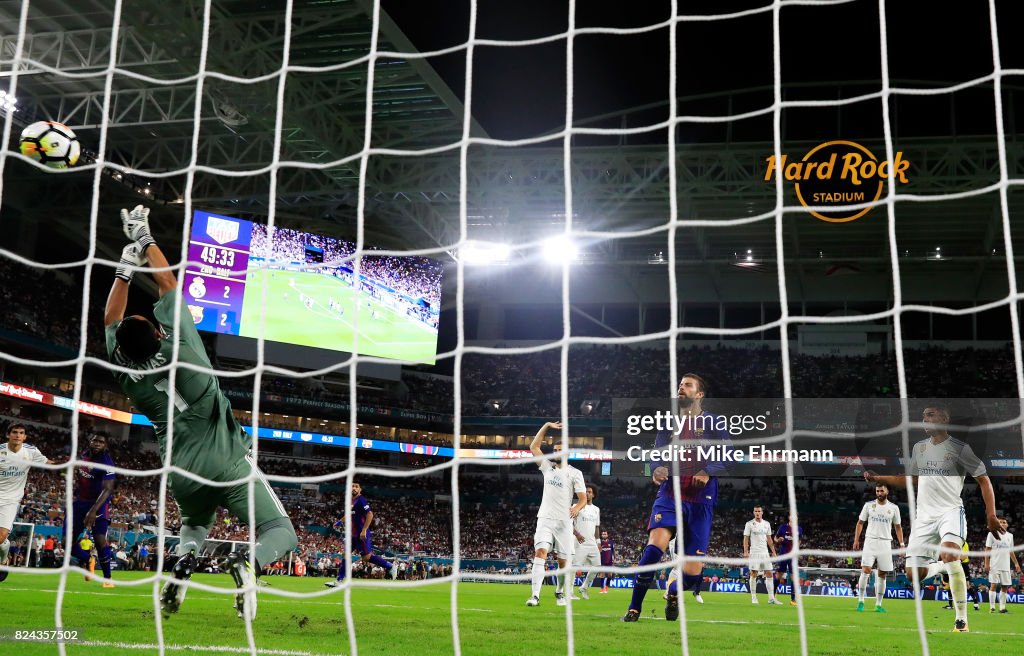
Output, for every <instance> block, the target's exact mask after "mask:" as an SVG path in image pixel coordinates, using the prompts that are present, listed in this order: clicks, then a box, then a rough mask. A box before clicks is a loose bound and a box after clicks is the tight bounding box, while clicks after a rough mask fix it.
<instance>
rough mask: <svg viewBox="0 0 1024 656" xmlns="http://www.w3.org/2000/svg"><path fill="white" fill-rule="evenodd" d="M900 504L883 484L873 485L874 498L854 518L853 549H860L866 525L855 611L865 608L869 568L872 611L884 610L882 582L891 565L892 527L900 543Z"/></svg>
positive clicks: (901, 536) (891, 569) (884, 582)
mask: <svg viewBox="0 0 1024 656" xmlns="http://www.w3.org/2000/svg"><path fill="white" fill-rule="evenodd" d="M902 521H903V520H902V518H901V517H900V507H899V506H897V505H896V504H895V503H892V502H891V501H889V488H888V487H886V485H885V483H876V484H875V500H874V501H869V502H867V503H865V504H864V507H863V508H862V509H861V511H860V516H859V517H858V518H857V528H856V529H855V530H854V532H853V550H854V551H856V550H857V549H859V548H860V534H861V531H863V530H864V524H865V522H866V523H867V525H868V532H867V537H866V539H865V540H864V553H863V554H862V555H861V561H860V564H861V573H860V580H859V581H858V582H857V610H858V611H860V612H863V611H864V595H865V594H866V593H867V589H868V577H870V576H871V569H872V568H874V569H875V571H876V574H875V612H878V613H884V612H885V609H884V608H882V600H883V599H884V598H885V584H886V579H887V578H888V576H889V573H890V572H892V571H893V566H892V549H891V546H892V544H891V543H892V529H894V528H895V529H896V539H898V540H899V541H900V549H902V548H903V547H904V546H906V545H905V543H904V542H903V526H902V525H901V524H900V522H902Z"/></svg>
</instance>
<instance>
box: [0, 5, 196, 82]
mask: <svg viewBox="0 0 1024 656" xmlns="http://www.w3.org/2000/svg"><path fill="white" fill-rule="evenodd" d="M16 18H17V17H16V16H15V17H13V20H14V22H17V21H16ZM112 33H113V30H112V29H111V28H102V27H99V28H95V29H88V30H69V31H53V32H39V31H29V32H28V33H27V34H25V41H24V46H23V48H22V63H21V67H20V68H19V69H18V74H19V75H37V74H45V75H49V73H46V72H45V71H43V70H41V69H39V68H37V67H36V66H34V65H33V62H38V63H40V64H43V65H46V66H49V67H52V68H56V69H58V70H61V71H64V72H67V73H81V72H85V71H90V70H102V69H105V68H106V67H107V65H108V63H109V61H110V44H111V36H112ZM17 43H18V35H17V34H8V35H3V36H0V66H4V67H9V66H10V63H11V61H13V59H14V57H15V55H16V53H17ZM25 60H31V61H25ZM176 61H177V60H176V59H175V58H174V57H171V56H170V55H168V54H167V52H166V51H164V50H163V49H162V48H160V47H158V46H157V45H156V44H155V43H154V42H152V41H149V40H146V39H143V38H140V36H139V34H138V33H137V32H136V30H135V29H134V28H133V27H131V26H130V25H122V26H121V28H120V30H119V32H118V41H117V61H116V65H117V66H118V68H134V67H138V66H153V65H159V64H174V63H176Z"/></svg>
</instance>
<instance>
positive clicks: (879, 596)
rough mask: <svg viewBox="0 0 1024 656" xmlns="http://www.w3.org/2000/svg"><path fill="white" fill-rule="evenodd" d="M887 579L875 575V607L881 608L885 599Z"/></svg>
mask: <svg viewBox="0 0 1024 656" xmlns="http://www.w3.org/2000/svg"><path fill="white" fill-rule="evenodd" d="M887 580H888V579H886V577H884V576H882V575H881V574H880V573H879V574H875V606H881V605H882V600H883V599H885V585H886V582H887Z"/></svg>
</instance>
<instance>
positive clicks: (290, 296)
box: [240, 270, 437, 364]
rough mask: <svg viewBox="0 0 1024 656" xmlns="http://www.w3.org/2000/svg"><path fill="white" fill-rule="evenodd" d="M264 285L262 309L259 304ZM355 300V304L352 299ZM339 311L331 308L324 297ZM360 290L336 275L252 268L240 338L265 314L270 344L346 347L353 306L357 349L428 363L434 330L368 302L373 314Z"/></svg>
mask: <svg viewBox="0 0 1024 656" xmlns="http://www.w3.org/2000/svg"><path fill="white" fill-rule="evenodd" d="M264 286H265V287H266V303H267V304H266V308H265V310H264V308H263V307H262V306H261V302H262V299H263V288H264ZM300 292H301V293H302V294H305V295H306V296H308V297H310V298H312V299H313V301H314V304H313V307H312V308H307V307H306V306H305V305H303V303H302V301H301V299H300V297H299V293H300ZM357 298H358V301H359V302H358V303H356V299H357ZM330 299H334V301H335V302H336V303H339V304H340V305H341V307H342V308H343V309H344V312H343V313H342V314H340V315H339V314H338V313H336V312H332V311H331V310H330V308H329V300H330ZM367 300H369V297H367V296H366V295H365V294H359V295H358V296H356V295H355V294H354V293H353V291H352V288H351V287H349V286H348V285H347V284H345V283H344V282H342V281H341V280H339V279H337V278H332V277H330V276H326V275H323V274H318V273H310V272H305V271H265V270H259V271H253V272H250V274H249V277H248V278H247V279H246V290H245V302H244V303H243V304H242V317H241V330H240V334H241V335H242V336H243V337H257V336H258V334H259V330H260V314H261V313H263V312H264V311H265V313H266V328H265V331H266V332H265V333H264V335H263V336H264V337H265V338H266V339H269V340H272V341H275V342H285V343H288V344H299V345H301V346H316V347H319V348H326V349H333V350H336V351H350V352H351V351H352V347H353V341H354V337H353V336H354V334H355V331H354V324H355V312H356V306H358V312H359V353H360V354H363V355H376V356H380V357H386V358H398V359H402V360H411V361H413V362H425V363H428V364H433V362H434V356H435V351H436V347H437V334H436V333H434V332H432V331H431V330H430V329H429V328H428V327H427V326H425V325H424V324H422V323H420V322H419V321H415V320H413V319H411V318H409V317H407V316H405V315H404V314H400V313H398V312H396V311H395V310H392V309H390V308H388V307H386V306H384V305H382V304H380V303H378V302H377V301H373V300H370V303H372V307H373V310H375V311H376V313H377V315H378V316H377V318H373V317H372V316H371V308H369V307H367V305H366V303H367Z"/></svg>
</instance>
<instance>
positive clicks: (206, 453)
mask: <svg viewBox="0 0 1024 656" xmlns="http://www.w3.org/2000/svg"><path fill="white" fill-rule="evenodd" d="M177 296H178V293H177V291H170V292H167V293H165V294H164V295H163V296H161V297H160V299H159V300H158V301H157V302H156V304H155V305H154V306H153V316H154V318H155V319H156V320H157V322H158V323H159V324H160V327H161V328H162V330H163V331H164V333H165V335H166V337H165V338H164V339H163V340H162V341H161V343H160V350H159V351H157V353H156V354H155V355H153V357H151V358H150V359H149V360H148V361H146V362H144V363H142V364H137V363H135V362H132V361H131V360H129V359H128V358H127V357H126V356H124V355H123V354H122V353H121V352H120V350H119V349H118V348H117V338H116V332H117V324H111V325H110V326H107V328H106V340H107V357H108V358H109V360H110V361H111V362H113V363H114V364H117V365H120V366H122V367H127V368H130V369H134V370H136V372H135V373H123V372H119V371H114V372H112V373H113V375H114V378H115V379H116V380H117V382H118V383H119V384H120V385H121V388H122V389H123V390H124V391H125V394H127V395H128V397H129V398H130V399H131V401H132V405H134V406H135V409H136V410H138V411H139V412H141V413H142V414H144V415H146V417H148V418H149V420H150V421H151V422H153V426H154V427H155V428H156V436H157V439H158V440H159V442H160V453H161V455H163V456H166V451H167V433H168V430H167V427H168V417H169V414H168V410H169V407H170V405H171V402H172V401H173V407H174V420H173V421H174V431H173V433H172V442H171V444H172V446H171V464H172V465H175V466H177V467H181V468H182V469H185V470H187V471H189V472H191V473H193V474H199V475H201V476H204V477H208V478H213V477H216V476H217V475H219V474H221V473H223V472H224V471H225V470H227V469H228V468H230V467H232V466H233V465H234V464H236V463H237V462H238V461H239V460H241V459H242V458H243V457H244V456H245V454H246V453H247V452H248V451H249V448H250V446H251V440H250V438H249V436H248V435H246V433H245V432H244V431H243V430H242V427H241V426H239V425H238V422H237V421H235V417H234V415H232V414H231V403H230V402H229V401H228V399H227V397H226V396H224V393H223V392H222V391H221V389H220V384H219V383H218V382H217V378H216V377H215V376H212V375H210V374H209V373H206V372H202V371H196V370H194V369H191V368H188V367H182V366H176V367H174V369H175V380H174V389H173V390H169V388H170V381H169V375H170V369H165V370H163V371H158V372H154V373H147V372H148V371H150V370H153V369H157V368H159V367H164V366H166V365H167V364H168V363H170V362H171V355H172V349H173V347H174V341H175V340H177V342H178V344H179V347H178V362H180V363H187V364H191V365H197V366H200V367H206V368H212V365H211V364H210V359H209V357H208V356H207V355H206V349H205V347H204V346H203V342H202V340H201V339H199V332H198V331H197V330H196V327H195V324H194V323H193V321H192V316H191V313H190V312H189V310H188V306H187V305H186V304H185V301H184V300H182V303H181V319H180V322H176V321H175V319H174V303H175V299H176V298H177ZM176 323H177V324H180V325H175V324H176ZM168 392H170V393H168Z"/></svg>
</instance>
